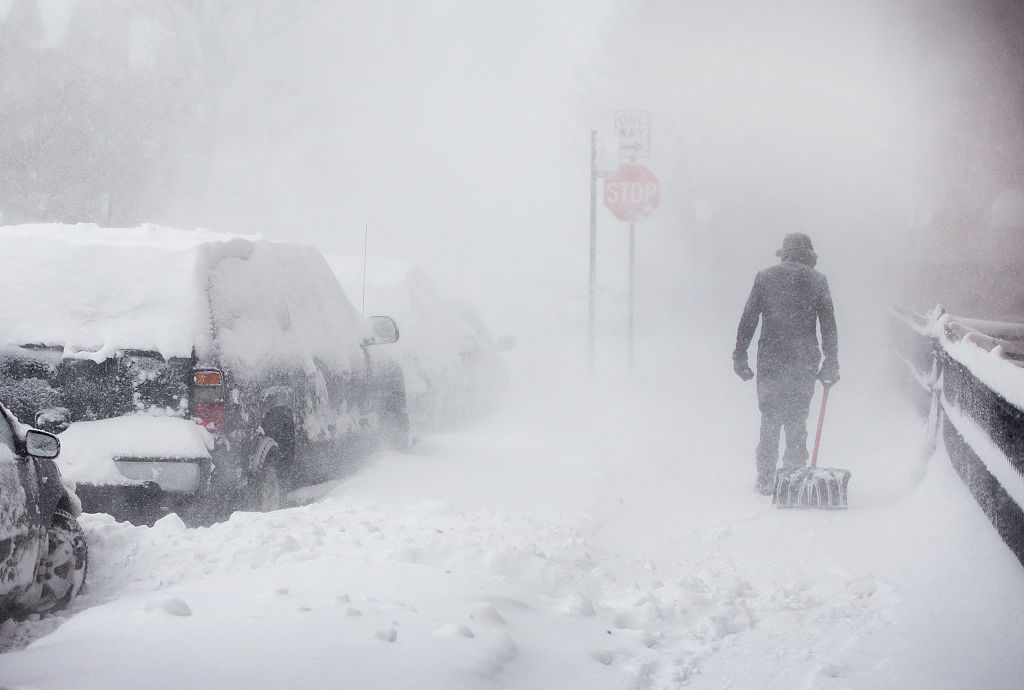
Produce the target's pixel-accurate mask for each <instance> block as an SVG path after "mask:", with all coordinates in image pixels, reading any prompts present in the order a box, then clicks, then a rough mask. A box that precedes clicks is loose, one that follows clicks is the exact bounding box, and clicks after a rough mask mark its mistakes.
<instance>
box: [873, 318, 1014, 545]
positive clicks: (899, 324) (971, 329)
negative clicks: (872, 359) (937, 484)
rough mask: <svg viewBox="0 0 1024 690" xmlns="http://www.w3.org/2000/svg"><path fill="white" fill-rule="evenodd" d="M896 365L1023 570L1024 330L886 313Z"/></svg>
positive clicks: (993, 323) (998, 324) (990, 323)
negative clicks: (888, 318)
mask: <svg viewBox="0 0 1024 690" xmlns="http://www.w3.org/2000/svg"><path fill="white" fill-rule="evenodd" d="M890 327H891V336H892V344H893V355H894V361H895V363H896V366H897V370H898V371H900V372H901V373H902V375H903V380H904V382H905V383H906V384H907V387H908V390H910V391H911V392H912V395H914V397H915V399H916V400H917V402H918V404H919V407H921V409H922V410H927V411H928V413H929V415H930V421H931V424H930V425H929V428H930V433H935V434H937V433H938V432H939V431H940V430H941V433H942V438H943V440H944V441H945V444H946V450H947V451H948V454H949V457H950V461H951V462H952V464H953V467H954V469H956V471H957V474H959V475H960V478H961V479H963V481H964V483H965V484H966V485H967V487H968V488H969V489H970V491H971V493H972V494H973V495H974V498H975V500H977V502H978V505H979V506H980V507H981V509H982V510H983V511H984V512H985V514H986V515H987V516H988V518H989V520H990V521H991V522H992V525H993V526H994V527H995V529H996V531H997V532H998V533H999V535H1000V537H1002V539H1003V541H1004V542H1005V543H1006V545H1007V546H1008V547H1009V548H1010V550H1011V551H1013V553H1014V555H1016V556H1017V559H1018V560H1020V562H1021V564H1022V565H1024V510H1022V508H1021V506H1024V324H1018V323H1006V322H997V321H982V320H978V319H970V318H964V317H958V316H953V315H950V314H947V313H945V310H943V309H942V307H936V308H935V309H934V310H933V311H932V312H931V313H929V314H919V313H917V312H915V311H913V310H910V309H907V308H905V307H894V308H893V309H892V311H891V313H890Z"/></svg>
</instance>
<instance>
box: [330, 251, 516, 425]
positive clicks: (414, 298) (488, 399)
mask: <svg viewBox="0 0 1024 690" xmlns="http://www.w3.org/2000/svg"><path fill="white" fill-rule="evenodd" d="M325 258H326V259H327V263H328V265H329V266H330V267H331V269H332V270H333V271H334V274H335V275H336V276H337V278H338V280H339V281H340V282H341V284H342V287H343V288H344V289H345V291H346V292H347V293H348V294H349V295H352V296H353V299H360V300H363V299H365V303H366V308H367V309H368V310H369V311H370V312H371V313H373V312H377V311H379V312H384V313H388V314H392V315H394V316H395V318H397V319H398V321H399V323H400V324H401V328H402V340H401V342H399V343H396V345H395V346H394V348H392V350H393V352H394V356H395V359H397V360H398V361H399V362H400V363H401V365H402V369H403V372H404V375H405V384H406V392H407V394H408V406H409V416H410V417H411V419H412V423H413V426H414V427H419V428H423V429H447V428H452V427H457V426H460V425H462V424H464V423H466V422H467V421H469V420H471V419H474V418H476V417H478V416H480V415H482V414H485V413H487V412H489V411H491V410H492V409H493V408H494V407H495V405H496V404H497V403H498V401H499V400H500V399H501V398H502V395H503V394H504V393H505V391H506V389H507V387H508V372H507V370H506V368H505V363H504V361H503V360H502V357H501V352H500V351H501V350H507V349H511V345H510V344H509V343H508V342H503V341H495V340H494V339H493V338H492V337H491V335H490V333H489V332H488V330H487V327H486V326H485V325H484V322H483V319H482V318H481V317H480V315H479V314H478V313H477V312H476V311H475V310H474V309H473V308H472V307H471V306H469V305H468V304H465V303H462V302H459V301H456V300H452V299H449V298H448V297H446V296H444V295H443V294H442V293H441V292H440V290H438V289H437V287H436V285H435V284H434V281H433V280H432V279H431V278H430V276H428V275H427V273H426V272H425V271H424V270H423V269H422V268H420V267H418V266H416V265H414V264H412V263H410V262H409V261H406V260H403V259H386V258H381V257H369V258H364V257H361V256H344V255H332V254H328V255H327V256H326V257H325ZM505 340H506V341H507V340H508V339H505Z"/></svg>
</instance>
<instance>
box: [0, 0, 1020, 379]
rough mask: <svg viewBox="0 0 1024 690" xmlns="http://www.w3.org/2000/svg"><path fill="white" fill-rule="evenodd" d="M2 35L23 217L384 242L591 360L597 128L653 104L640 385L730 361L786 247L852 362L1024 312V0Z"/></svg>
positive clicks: (8, 195)
mask: <svg viewBox="0 0 1024 690" xmlns="http://www.w3.org/2000/svg"><path fill="white" fill-rule="evenodd" d="M0 22H2V23H0V213H2V218H0V220H2V222H3V223H5V224H9V223H20V222H28V221H65V222H80V221H81V222H98V223H101V224H109V225H117V226H122V225H133V224H136V223H139V222H158V223H164V224H169V225H175V226H184V227H193V226H206V227H211V228H215V229H220V230H228V231H235V232H242V233H261V234H263V235H264V236H266V237H268V238H271V239H279V240H295V241H300V242H307V243H313V244H316V245H318V246H319V247H321V248H322V249H323V250H324V251H325V252H330V253H360V252H361V251H362V249H363V241H364V232H367V231H368V237H369V242H368V243H369V252H370V253H371V254H377V255H384V256H398V257H405V258H409V259H411V260H413V261H415V262H417V263H419V264H421V265H422V266H423V267H424V268H425V269H426V270H427V271H428V272H429V273H430V274H431V275H432V276H433V277H434V279H435V280H436V281H437V283H438V284H439V286H440V287H441V289H443V290H445V291H447V292H449V293H451V294H457V295H460V296H462V297H463V298H465V299H467V300H468V301H470V302H472V303H474V304H476V305H477V306H478V307H479V308H480V310H481V311H482V313H483V314H484V316H485V319H486V320H487V322H488V323H489V324H490V326H491V327H492V329H493V330H494V331H496V333H499V334H504V333H511V334H515V335H517V336H519V339H520V344H521V352H522V353H524V354H522V355H521V356H524V357H526V356H531V355H530V353H533V354H534V355H536V356H537V357H541V356H543V357H545V358H547V359H548V360H549V361H554V362H560V363H561V364H559V366H563V367H564V366H567V365H570V366H571V365H573V364H575V365H576V366H582V365H583V363H584V362H585V359H586V347H585V345H586V326H587V309H586V305H587V271H588V242H589V202H590V199H589V174H590V173H589V165H590V151H589V145H590V131H591V130H597V131H598V132H599V135H600V137H601V138H602V141H604V140H605V136H606V135H607V134H608V133H609V132H610V131H611V129H612V118H613V114H614V111H616V110H622V109H642V110H646V111H649V112H650V114H651V118H652V150H653V155H652V157H651V158H650V159H646V160H643V161H641V162H643V163H645V164H646V165H647V166H648V167H649V168H650V169H651V170H652V171H653V172H654V173H655V174H656V175H657V176H658V177H659V179H660V182H661V206H660V208H659V209H658V210H657V211H656V212H655V213H654V214H653V215H652V216H651V217H650V218H649V219H648V220H647V221H645V222H644V223H642V224H640V225H639V226H638V232H637V285H636V306H637V331H638V337H639V338H640V339H641V345H640V346H639V349H638V357H639V358H640V360H641V366H642V365H643V362H647V363H648V365H649V366H652V367H655V368H657V367H658V366H661V362H662V361H663V358H665V357H667V356H668V353H672V352H673V351H674V348H676V347H677V345H678V343H679V342H681V341H686V340H691V341H692V340H697V341H699V342H702V343H706V345H707V347H708V348H711V349H714V350H716V351H720V352H721V356H722V362H723V368H727V367H728V354H729V351H730V350H731V346H732V343H731V339H732V337H733V335H734V328H735V320H736V319H737V318H738V314H739V311H740V309H741V308H742V303H743V300H744V298H745V296H746V293H747V291H748V290H749V287H750V284H751V281H752V278H753V274H754V272H755V271H756V270H757V269H758V268H761V267H763V266H764V265H767V264H769V263H771V262H773V261H775V260H776V259H775V257H774V250H775V249H776V248H777V247H778V245H779V243H780V241H781V237H782V235H783V234H785V233H786V232H790V231H803V232H807V233H808V234H810V235H811V236H812V238H813V239H814V241H815V244H816V247H817V249H818V253H819V254H820V256H821V261H820V264H819V268H820V269H822V270H823V271H825V272H826V274H827V275H828V276H829V278H830V280H831V283H832V287H833V294H834V296H835V298H836V302H837V309H838V310H839V325H840V332H841V334H842V335H843V336H844V339H843V343H844V344H850V343H851V342H854V343H855V342H856V341H857V339H858V338H862V339H865V340H868V341H872V342H877V340H878V334H877V332H875V329H876V327H877V328H881V327H882V325H883V324H884V321H883V320H882V319H881V318H880V315H882V314H883V308H884V306H885V305H887V304H889V303H891V302H893V301H898V300H899V301H909V302H911V303H913V304H914V305H915V306H918V307H921V308H927V307H929V306H931V305H932V304H934V303H935V302H938V301H942V302H944V303H946V304H947V305H948V306H950V308H951V309H955V310H960V311H965V312H970V313H972V314H974V315H978V316H992V317H998V318H1013V317H1016V318H1018V319H1019V318H1022V317H1024V289H1022V287H1021V284H1022V279H1021V275H1020V274H1021V271H1020V270H1019V266H1020V264H1021V259H1024V250H1022V244H1024V242H1022V239H1024V230H1022V228H1024V156H1022V155H1021V152H1022V151H1024V125H1022V123H1024V4H1022V3H1021V2H1019V1H1017V0H979V1H976V2H968V1H966V0H965V1H963V2H954V1H952V0H934V1H933V0H917V1H911V0H908V1H904V2H888V1H883V0H869V1H867V2H810V1H803V0H801V1H795V0H790V1H788V2H787V1H784V2H775V3H762V2H737V1H728V0H727V1H724V2H678V1H672V0H634V1H626V0H562V1H559V2H550V1H544V0H518V1H517V2H515V3H511V2H500V3H479V2H475V1H472V0H455V1H441V0H434V1H431V2H413V1H411V0H410V1H407V2H398V1H391V2H379V3H356V2H333V1H330V2H329V1H327V0H309V1H305V2H293V1H285V0H234V1H233V0H220V1H216V0H208V1H201V0H137V1H131V0H108V1H101V0H0ZM599 192H600V190H599ZM598 228H599V236H598V253H599V264H598V281H599V296H598V300H599V301H598V314H599V363H600V364H601V366H609V367H610V366H613V365H614V366H618V365H619V364H621V362H622V361H623V359H622V352H623V349H622V348H623V342H624V337H625V324H626V295H627V292H626V290H627V279H626V278H627V276H626V263H627V262H626V258H627V251H628V245H627V238H628V233H627V226H626V224H624V223H621V222H619V221H617V220H615V218H614V217H613V216H612V215H611V214H610V213H608V212H607V211H606V210H605V209H604V208H603V206H601V205H600V204H599V212H598ZM865 319H875V320H873V321H871V320H865ZM864 336H866V338H864ZM724 370H726V371H727V369H724Z"/></svg>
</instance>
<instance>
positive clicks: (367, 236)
mask: <svg viewBox="0 0 1024 690" xmlns="http://www.w3.org/2000/svg"><path fill="white" fill-rule="evenodd" d="M369 241H370V224H369V223H367V224H366V227H365V228H363V303H362V304H361V305H360V307H359V313H360V314H361V315H363V316H366V250H367V245H368V243H369Z"/></svg>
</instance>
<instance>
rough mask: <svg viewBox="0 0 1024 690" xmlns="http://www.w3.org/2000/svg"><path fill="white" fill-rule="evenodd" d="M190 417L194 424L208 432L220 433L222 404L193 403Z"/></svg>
mask: <svg viewBox="0 0 1024 690" xmlns="http://www.w3.org/2000/svg"><path fill="white" fill-rule="evenodd" d="M192 417H193V418H194V419H195V420H196V424H199V425H200V426H204V427H206V428H207V429H209V430H210V431H220V430H221V428H223V426H224V403H223V402H197V403H193V404H192Z"/></svg>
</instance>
